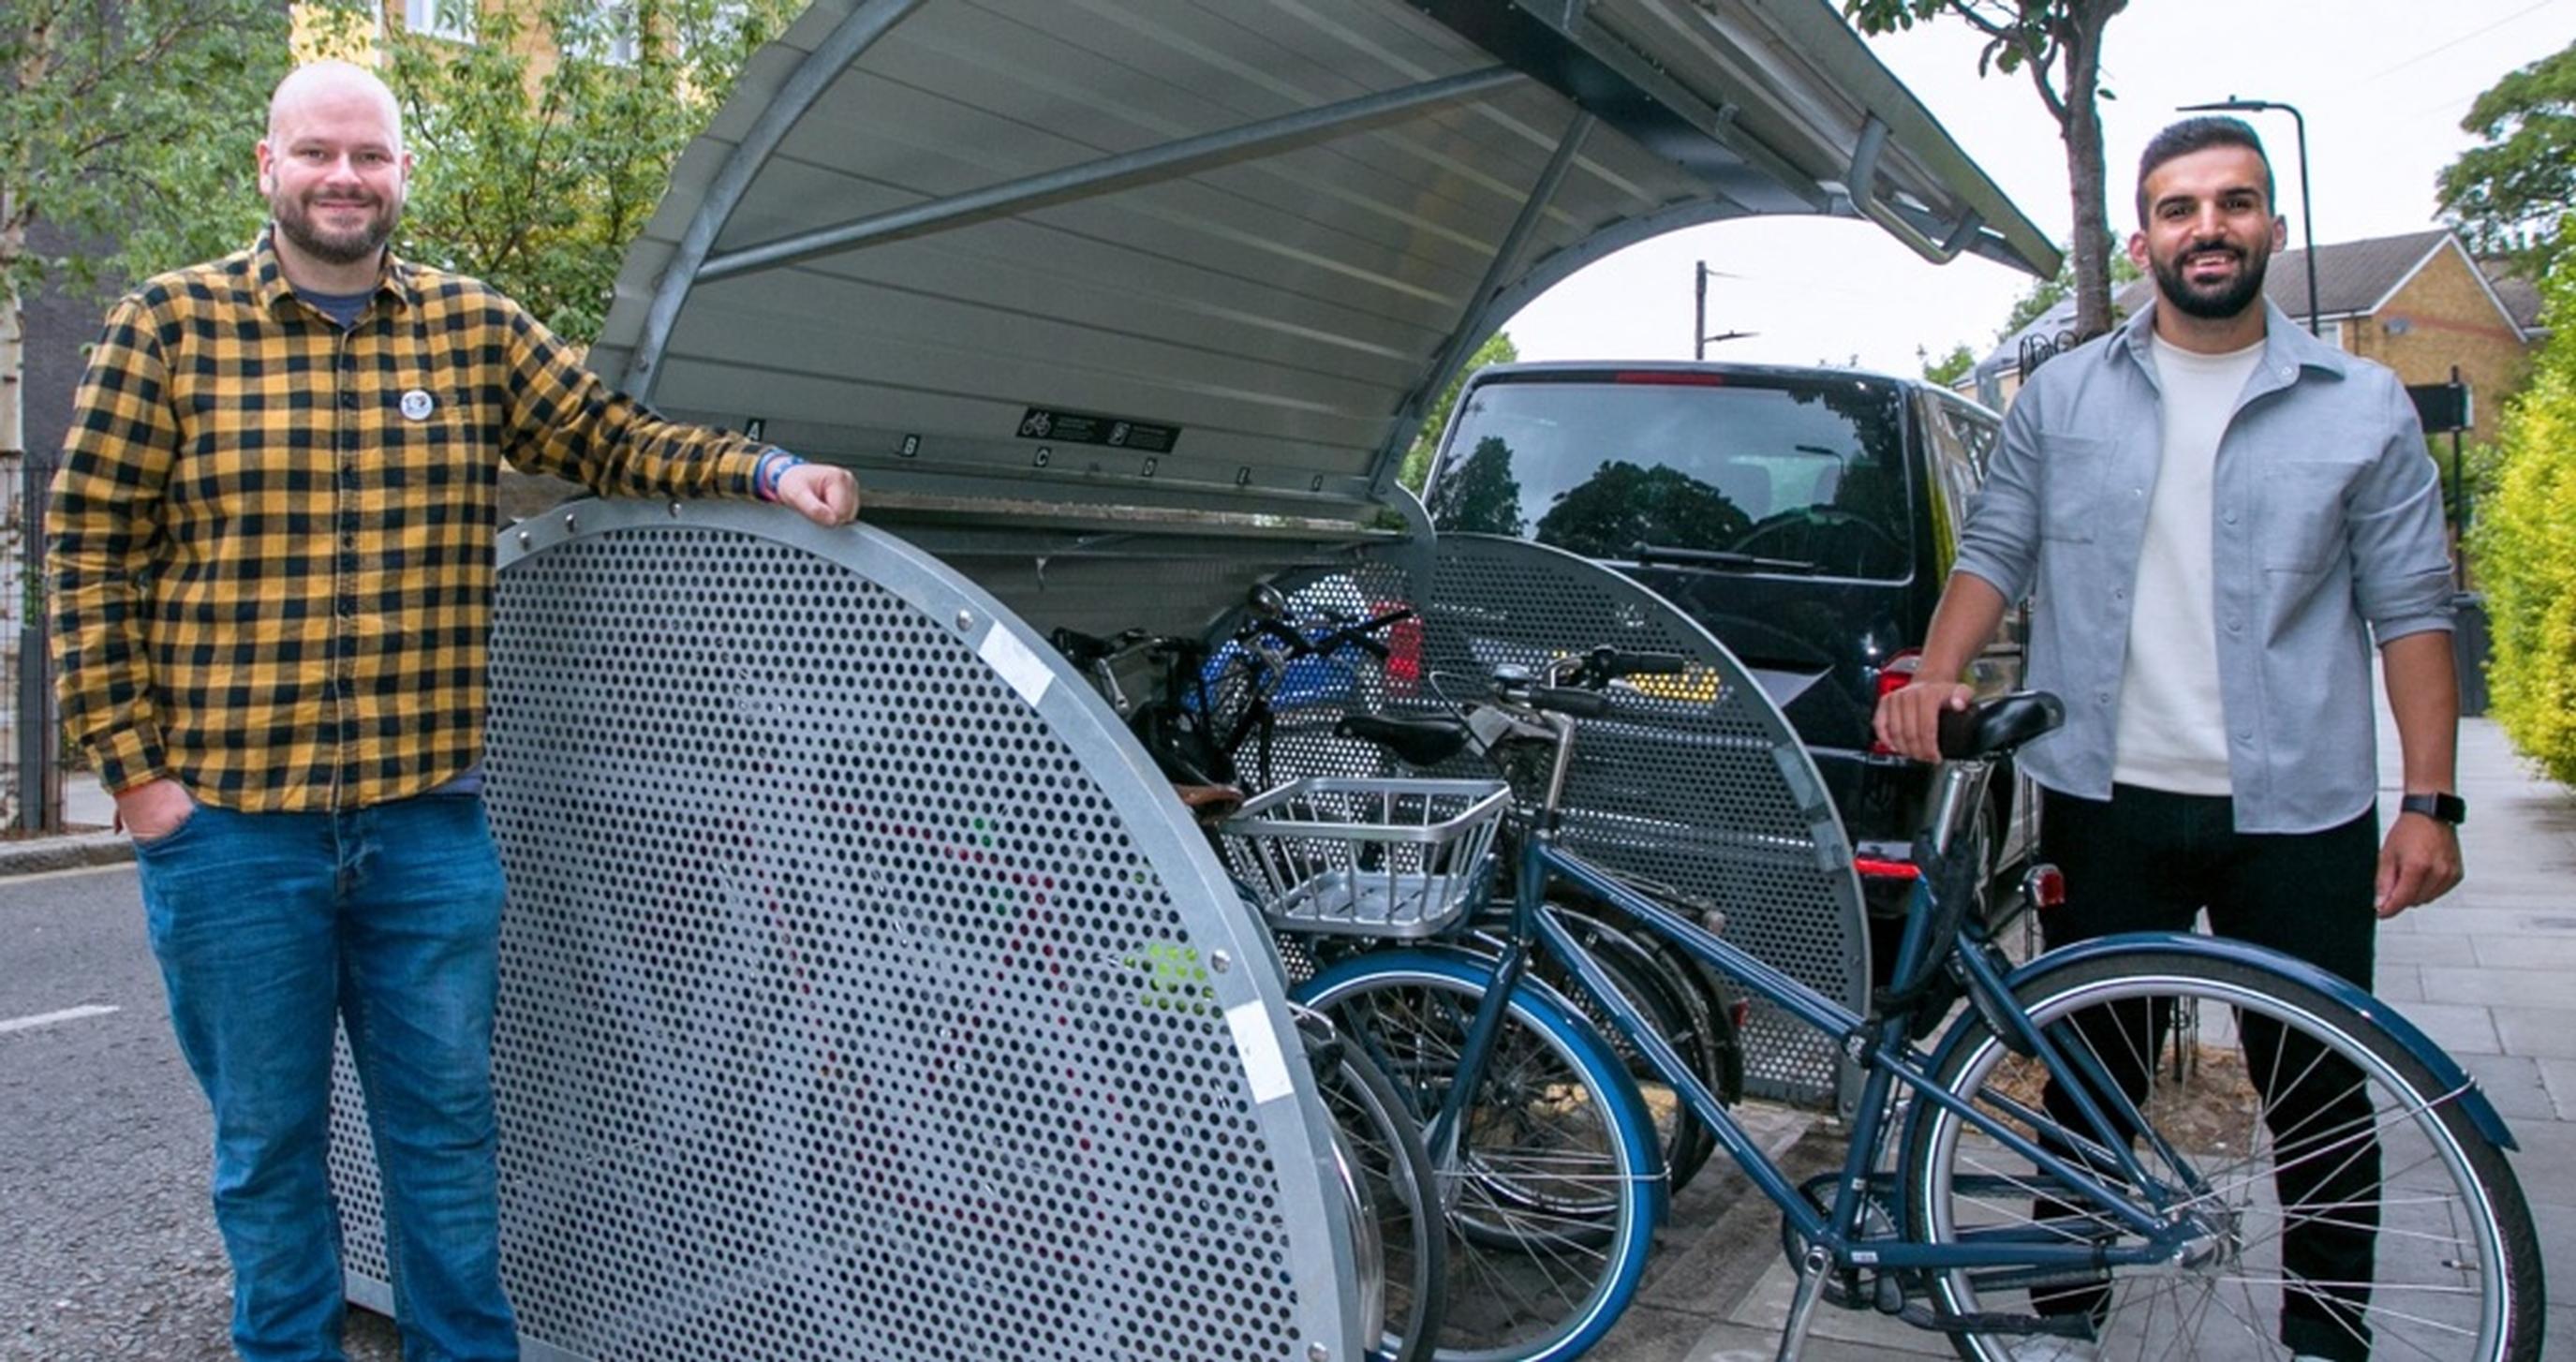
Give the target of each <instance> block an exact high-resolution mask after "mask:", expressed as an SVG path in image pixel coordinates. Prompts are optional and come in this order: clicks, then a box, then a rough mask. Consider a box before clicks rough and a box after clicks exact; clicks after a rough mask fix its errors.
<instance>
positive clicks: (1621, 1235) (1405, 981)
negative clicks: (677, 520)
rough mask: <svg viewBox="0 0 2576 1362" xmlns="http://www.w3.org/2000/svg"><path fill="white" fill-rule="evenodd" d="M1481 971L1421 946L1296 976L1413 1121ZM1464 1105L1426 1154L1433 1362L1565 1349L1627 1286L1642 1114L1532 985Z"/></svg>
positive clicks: (1652, 1184) (1618, 1306) (1544, 1360)
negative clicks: (1437, 1221) (1436, 1263)
mask: <svg viewBox="0 0 2576 1362" xmlns="http://www.w3.org/2000/svg"><path fill="white" fill-rule="evenodd" d="M1487 982H1488V978H1487V976H1486V975H1485V974H1484V973H1483V972H1482V963H1481V962H1475V961H1470V960H1465V959H1460V958H1457V957H1452V956H1447V955H1441V954H1436V953H1432V952H1424V951H1378V952H1371V953H1369V954H1366V955H1362V956H1358V957H1354V958H1352V959H1350V960H1346V961H1343V962H1342V963H1340V964H1338V965H1335V966H1333V967H1331V968H1329V969H1327V970H1325V971H1324V972H1323V973H1321V974H1319V975H1317V976H1316V977H1315V978H1314V979H1312V980H1311V981H1309V982H1308V983H1307V984H1306V985H1304V986H1303V987H1301V988H1300V989H1299V990H1298V991H1297V999H1298V1001H1299V1002H1302V1003H1304V1004H1306V1005H1307V1006H1309V1007H1312V1008H1314V1009H1315V1010H1316V1011H1318V1012H1321V1013H1323V1014H1324V1015H1325V1016H1326V1017H1328V1018H1330V1019H1331V1021H1332V1023H1333V1026H1334V1029H1335V1030H1336V1031H1337V1032H1338V1033H1339V1034H1340V1035H1341V1037H1342V1039H1343V1041H1344V1043H1345V1044H1348V1045H1350V1046H1352V1047H1354V1048H1356V1049H1358V1050H1360V1051H1361V1052H1362V1053H1364V1054H1366V1055H1367V1056H1368V1057H1369V1058H1370V1059H1371V1060H1373V1061H1375V1062H1376V1064H1377V1066H1378V1069H1379V1070H1380V1072H1382V1073H1384V1074H1385V1075H1387V1077H1389V1078H1390V1079H1392V1080H1393V1082H1394V1084H1395V1086H1396V1089H1397V1091H1398V1092H1399V1093H1401V1094H1402V1095H1403V1097H1404V1099H1405V1101H1406V1103H1407V1104H1408V1105H1409V1106H1410V1107H1411V1109H1412V1111H1413V1113H1414V1115H1415V1117H1416V1118H1417V1119H1418V1120H1420V1121H1422V1122H1423V1123H1424V1124H1425V1125H1426V1126H1427V1125H1429V1124H1430V1123H1431V1121H1432V1118H1433V1117H1434V1116H1435V1115H1436V1114H1437V1113H1438V1112H1439V1111H1440V1110H1441V1106H1442V1104H1443V1102H1445V1101H1446V1100H1447V1098H1448V1095H1449V1093H1450V1091H1451V1089H1452V1088H1453V1087H1454V1086H1455V1085H1456V1084H1458V1083H1459V1082H1461V1081H1462V1079H1461V1076H1460V1073H1459V1061H1460V1058H1461V1056H1462V1053H1463V1050H1464V1047H1465V1043H1466V1039H1467V1032H1468V1028H1469V1026H1470V1025H1471V1024H1472V1023H1473V1021H1474V1019H1475V1015H1476V1008H1477V1005H1478V1003H1479V1002H1481V1001H1482V999H1483V998H1484V995H1485V988H1486V984H1487ZM1464 1081H1467V1082H1470V1083H1471V1084H1472V1086H1471V1088H1470V1097H1469V1100H1468V1101H1467V1103H1466V1105H1465V1118H1464V1120H1463V1121H1462V1122H1461V1123H1460V1125H1459V1128H1458V1129H1457V1130H1456V1131H1455V1132H1453V1133H1452V1136H1451V1138H1450V1139H1449V1140H1448V1141H1447V1142H1446V1147H1445V1148H1435V1149H1432V1150H1431V1151H1430V1154H1431V1160H1432V1165H1433V1167H1434V1169H1435V1170H1436V1176H1437V1179H1438V1182H1439V1193H1440V1204H1441V1208H1442V1212H1443V1219H1444V1223H1445V1224H1446V1225H1447V1227H1448V1229H1449V1231H1450V1234H1449V1238H1448V1242H1447V1246H1446V1247H1447V1264H1446V1267H1447V1272H1446V1276H1445V1278H1444V1281H1443V1286H1444V1290H1443V1292H1442V1320H1441V1328H1440V1334H1439V1345H1438V1347H1437V1349H1436V1350H1435V1353H1434V1356H1436V1357H1438V1358H1440V1359H1443V1362H1562V1360H1563V1359H1570V1358H1574V1357H1577V1356H1580V1355H1581V1354H1582V1353H1583V1352H1584V1351H1585V1350H1586V1349H1588V1348H1590V1347H1591V1346H1592V1345H1593V1344H1594V1343H1596V1342H1598V1341H1599V1340H1600V1338H1601V1336H1602V1335H1603V1334H1605V1333H1607V1332H1608V1331H1609V1329H1610V1326H1611V1325H1612V1324H1613V1323H1614V1322H1616V1320H1617V1319H1618V1317H1619V1314H1620V1312H1621V1311H1622V1310H1624V1309H1625V1308H1626V1307H1627V1303H1628V1301H1629V1299H1630V1298H1631V1297H1632V1296H1634V1295H1635V1294H1636V1289H1637V1285H1638V1282H1639V1281H1640V1280H1641V1279H1642V1278H1643V1276H1644V1274H1645V1266H1646V1251H1647V1248H1648V1247H1649V1243H1650V1240H1651V1238H1652V1233H1653V1228H1654V1221H1655V1218H1656V1214H1657V1212H1658V1210H1659V1208H1660V1200H1659V1184H1658V1178H1659V1177H1660V1173H1661V1162H1660V1160H1659V1159H1658V1158H1657V1155H1656V1151H1655V1145H1654V1132H1653V1126H1652V1124H1651V1123H1650V1122H1649V1121H1648V1119H1647V1117H1646V1114H1645V1111H1644V1109H1643V1107H1642V1106H1641V1105H1640V1104H1639V1102H1638V1100H1637V1097H1636V1093H1635V1091H1634V1089H1633V1088H1632V1087H1631V1086H1630V1085H1629V1083H1628V1079H1627V1075H1626V1073H1625V1071H1624V1070H1623V1069H1622V1067H1621V1066H1620V1064H1619V1062H1618V1061H1617V1060H1616V1059H1614V1058H1612V1057H1611V1055H1610V1053H1609V1051H1608V1050H1607V1049H1606V1048H1605V1047H1604V1046H1603V1045H1602V1044H1601V1042H1600V1041H1599V1040H1598V1039H1597V1038H1596V1037H1594V1036H1593V1035H1592V1033H1591V1032H1590V1031H1589V1030H1588V1029H1587V1028H1586V1027H1585V1026H1584V1025H1583V1024H1582V1023H1581V1022H1579V1021H1577V1020H1575V1019H1574V1018H1573V1017H1572V1016H1571V1015H1570V1014H1568V1013H1567V1012H1565V1011H1564V1010H1563V1009H1562V1008H1560V1007H1559V1006H1557V1005H1556V1004H1555V1003H1554V1002H1552V1001H1550V1000H1549V999H1548V998H1546V997H1545V996H1544V995H1543V994H1540V993H1538V992H1535V991H1532V990H1528V989H1523V990H1517V991H1515V992H1514V993H1513V995H1512V997H1511V999H1510V1001H1509V1004H1508V1010H1507V1011H1506V1012H1505V1013H1504V1016H1503V1025H1502V1031H1501V1034H1500V1035H1499V1036H1498V1037H1497V1038H1496V1041H1495V1043H1494V1046H1493V1048H1492V1051H1491V1053H1490V1054H1488V1055H1487V1056H1486V1057H1485V1060H1484V1062H1483V1064H1482V1065H1481V1066H1479V1069H1478V1071H1477V1073H1476V1074H1474V1075H1473V1076H1472V1078H1470V1079H1467V1080H1464Z"/></svg>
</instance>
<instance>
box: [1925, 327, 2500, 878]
mask: <svg viewBox="0 0 2576 1362" xmlns="http://www.w3.org/2000/svg"><path fill="white" fill-rule="evenodd" d="M2264 310H2265V313H2266V315H2267V317H2268V318H2269V323H2268V326H2267V328H2266V330H2265V335H2264V341H2263V361H2262V363H2261V365H2260V366H2259V367H2257V368H2256V369H2255V371H2254V374H2253V377H2252V378H2250V379H2249V380H2247V382H2246V385H2245V391H2244V392H2243V393H2242V394H2240V395H2239V396H2238V397H2237V399H2236V410H2235V412H2234V414H2233V415H2232V416H2230V417H2229V419H2228V423H2227V427H2226V433H2225V434H2224V435H2223V436H2221V437H2220V440H2219V445H2218V462H2217V466H2216V468H2215V469H2214V471H2213V473H2212V481H2211V496H2210V514H2211V515H2212V516H2213V517H2215V523H2214V524H2213V525H2212V526H2211V529H2212V531H2213V535H2212V538H2213V541H2214V542H2213V545H2212V553H2213V557H2214V561H2213V562H2212V563H2211V564H2210V586H2211V590H2212V591H2213V592H2214V593H2215V599H2214V605H2215V614H2216V618H2217V629H2218V682H2219V692H2220V696H2221V699H2222V703H2223V704H2224V706H2225V709H2226V723H2227V730H2228V732H2227V739H2228V755H2229V762H2228V767H2229V774H2230V776H2231V778H2232V780H2233V782H2234V786H2235V801H2236V803H2235V812H2236V827H2237V830H2238V831H2241V832H2310V831H2314V830H2316V829H2319V828H2327V827H2333V826H2335V825H2336V824H2339V823H2342V822H2344V821H2346V820H2348V819H2350V818H2352V817H2353V816H2354V815H2356V814H2358V813H2360V812H2361V811H2362V810H2363V809H2365V808H2367V807H2369V805H2370V803H2371V801H2372V799H2373V798H2374V797H2375V795H2376V792H2377V789H2378V758H2377V753H2376V751H2375V732H2376V725H2375V723H2374V722H2373V719H2372V716H2371V699H2370V697H2371V687H2370V663H2371V646H2370V645H2371V638H2372V636H2373V635H2376V637H2377V639H2378V641H2379V642H2380V643H2381V644H2383V645H2384V644H2386V643H2387V642H2388V641H2389V640H2391V639H2394V638H2401V637H2404V636H2405V635H2407V634H2411V633H2417V632H2419V631H2422V630H2426V629H2444V630H2447V629H2449V628H2450V627H2451V570H2450V561H2449V558H2448V555H2447V552H2446V550H2445V548H2444V545H2443V537H2442V498H2441V489H2440V485H2439V480H2438V479H2437V477H2436V476H2435V472H2434V467H2433V461H2432V459H2431V457H2430V456H2429V455H2428V454H2427V453H2426V451H2425V448H2424V434H2423V430H2422V428H2421V426H2420V425H2419V424H2418V423H2417V421H2416V418H2415V408H2414V405H2413V403H2411V402H2410V401H2409V400H2408V399H2407V396H2406V389H2405V386H2404V385H2403V384H2401V383H2399V382H2398V381H2397V376H2396V375H2395V374H2393V373H2390V372H2389V371H2388V370H2387V369H2385V368H2383V367H2381V366H2379V365H2377V364H2373V363H2370V362H2369V361H2367V360H2361V359H2356V358H2354V357H2352V356H2350V355H2346V354H2344V353H2343V352H2342V351H2339V350H2335V349H2333V348H2331V347H2328V346H2326V345H2324V344H2322V343H2320V342H2319V341H2317V340H2316V339H2315V338H2313V337H2311V336H2309V335H2308V333H2307V331H2306V330H2305V329H2303V328H2302V327H2301V326H2300V325H2299V324H2298V323H2297V322H2295V321H2293V320H2291V318H2290V317H2289V316H2288V315H2287V314H2285V313H2283V312H2282V311H2281V310H2280V309H2279V308H2277V307H2273V306H2271V305H2270V304H2268V303H2267V304H2265V309H2264ZM2154 320H2155V318H2154V308H2153V306H2150V307H2148V308H2147V309H2145V310H2143V311H2141V312H2140V313H2139V314H2138V315H2137V316H2135V317H2132V318H2130V319H2129V321H2128V322H2127V323H2126V324H2124V325H2123V326H2121V327H2120V328H2119V329H2118V330H2116V331H2113V332H2112V333H2111V334H2110V335H2108V336H2105V337H2102V338H2101V339H2099V340H2096V341H2093V342H2091V343H2090V344H2087V345H2083V346H2080V347H2078V348H2076V349H2074V350H2070V351H2068V352H2067V353H2065V354H2063V355H2060V356H2058V357H2057V358H2055V359H2052V360H2050V361H2049V362H2048V364H2047V366H2046V367H2044V368H2042V369H2040V370H2039V371H2038V372H2037V373H2034V374H2033V375H2032V376H2031V380H2030V383H2029V384H2028V386H2026V387H2024V388H2023V389H2022V390H2021V393H2020V395H2019V396H2018V397H2017V398H2016V399H2015V401H2014V403H2013V406H2012V410H2011V412H2010V413H2009V414H2008V415H2006V417H2005V418H2004V428H2003V439H2002V442H2001V443H2000V444H1999V445H1998V446H1997V447H1996V451H1995V456H1994V463H1993V467H1992V469H1991V471H1990V473H1989V475H1988V477H1987V480H1986V487H1985V492H1984V494H1983V495H1982V496H1981V497H1980V498H1979V500H1978V504H1977V508H1976V510H1975V512H1974V513H1973V514H1972V515H1971V516H1970V517H1969V520H1968V526H1967V529H1966V531H1965V532H1964V533H1963V534H1962V535H1961V538H1960V546H1959V557H1958V565H1957V570H1958V571H1960V572H1967V573H1974V574H1975V575H1977V576H1978V577H1981V578H1984V579H1985V580H1986V581H1988V582H1990V583H1992V584H1993V585H1994V586H1995V588H1996V589H1997V590H1999V591H2001V592H2002V593H2003V595H2004V598H2005V599H2006V600H2018V599H2021V598H2022V597H2024V596H2025V595H2027V596H2028V597H2029V598H2030V601H2031V625H2030V632H2029V648H2030V668H2029V678H2030V685H2031V686H2033V687H2034V688H2037V689H2041V690H2050V691H2055V692H2056V693H2057V694H2058V696H2059V697H2060V698H2062V699H2063V700H2065V702H2066V713H2067V721H2066V726H2065V728H2064V729H2062V730H2061V731H2059V732H2057V733H2054V734H2051V735H2049V736H2048V737H2046V738H2043V739H2041V740H2040V741H2038V742H2035V743H2032V744H2031V745H2030V747H2029V748H2028V749H2026V750H2025V752H2024V753H2023V756H2022V759H2021V760H2022V766H2023V769H2024V770H2026V771H2028V772H2029V773H2030V775H2031V777H2032V778H2033V779H2035V780H2037V781H2038V782H2039V783H2041V784H2043V785H2046V786H2048V787H2049V788H2051V789H2054V790H2058V791H2061V792H2064V793H2066V794H2071V795H2077V796H2081V797H2084V798H2090V799H2107V798H2109V797H2110V793H2111V763H2112V746H2113V734H2114V732H2115V730H2116V727H2117V723H2116V721H2117V715H2118V706H2119V702H2120V680H2121V677H2122V675H2123V674H2124V672H2125V670H2126V668H2127V665H2128V647H2129V611H2130V608H2131V606H2132V604H2133V603H2132V602H2131V600H2130V594H2131V592H2132V590H2133V589H2134V587H2135V585H2136V582H2137V575H2138V552H2139V546H2140V544H2141V543H2142V542H2143V541H2144V539H2145V535H2146V523H2147V504H2148V502H2149V501H2150V500H2152V498H2153V494H2154V491H2155V478H2156V467H2157V464H2158V462H2159V460H2160V459H2161V458H2162V452H2163V439H2164V435H2163V430H2162V424H2161V413H2160V408H2159V401H2160V398H2159V394H2158V391H2157V387H2156V375H2155V366H2154V362H2153V359H2152V355H2151V344H2152V343H2151V341H2150V338H2149V328H2150V327H2152V326H2153V325H2154Z"/></svg>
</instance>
